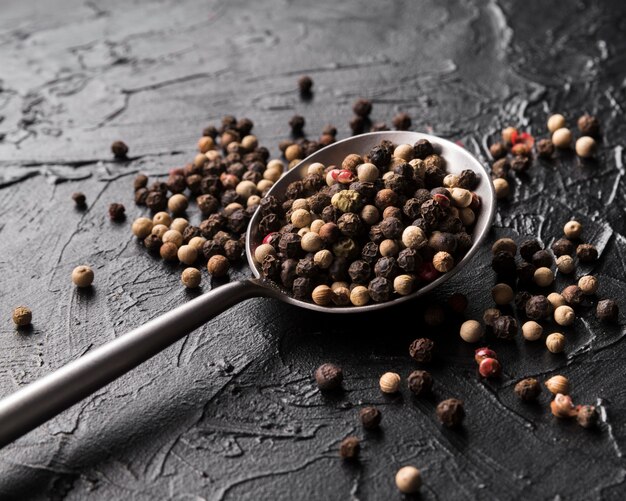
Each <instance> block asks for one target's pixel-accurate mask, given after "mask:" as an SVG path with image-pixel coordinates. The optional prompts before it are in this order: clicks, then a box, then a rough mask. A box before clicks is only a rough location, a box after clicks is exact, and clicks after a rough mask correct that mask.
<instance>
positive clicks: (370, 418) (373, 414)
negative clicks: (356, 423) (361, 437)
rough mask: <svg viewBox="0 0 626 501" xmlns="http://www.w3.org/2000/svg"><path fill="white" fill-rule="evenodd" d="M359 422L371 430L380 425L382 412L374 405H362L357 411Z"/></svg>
mask: <svg viewBox="0 0 626 501" xmlns="http://www.w3.org/2000/svg"><path fill="white" fill-rule="evenodd" d="M359 418H360V419H361V424H362V425H363V428H365V429H366V430H373V429H376V428H378V427H379V426H380V422H381V420H382V414H381V413H380V411H379V410H378V409H377V408H376V407H363V408H362V409H361V410H360V411H359Z"/></svg>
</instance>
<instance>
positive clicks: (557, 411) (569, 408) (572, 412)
mask: <svg viewBox="0 0 626 501" xmlns="http://www.w3.org/2000/svg"><path fill="white" fill-rule="evenodd" d="M550 410H551V411H552V414H553V415H554V416H555V417H558V418H561V419H568V418H572V417H574V416H576V414H577V411H576V408H575V407H574V404H573V403H572V398H571V397H570V396H569V395H563V394H561V393H557V394H556V396H555V397H554V400H553V401H552V402H550Z"/></svg>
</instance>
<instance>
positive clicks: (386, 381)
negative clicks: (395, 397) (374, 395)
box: [378, 372, 401, 393]
mask: <svg viewBox="0 0 626 501" xmlns="http://www.w3.org/2000/svg"><path fill="white" fill-rule="evenodd" d="M400 381H401V379H400V375H399V374H396V373H395V372H385V373H384V374H383V375H382V376H380V380H379V381H378V384H379V386H380V391H382V392H383V393H396V392H397V391H398V390H399V389H400Z"/></svg>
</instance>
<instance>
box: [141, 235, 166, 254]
mask: <svg viewBox="0 0 626 501" xmlns="http://www.w3.org/2000/svg"><path fill="white" fill-rule="evenodd" d="M161 245H163V241H162V240H161V238H160V237H159V236H157V235H155V234H150V235H148V236H147V237H146V238H144V239H143V246H144V247H145V248H146V249H147V250H148V252H157V251H158V250H159V249H160V248H161Z"/></svg>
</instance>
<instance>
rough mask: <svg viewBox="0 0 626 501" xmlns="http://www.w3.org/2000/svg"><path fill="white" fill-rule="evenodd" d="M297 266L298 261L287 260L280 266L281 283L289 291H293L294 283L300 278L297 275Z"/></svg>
mask: <svg viewBox="0 0 626 501" xmlns="http://www.w3.org/2000/svg"><path fill="white" fill-rule="evenodd" d="M297 265H298V260H297V259H285V260H284V261H283V262H282V264H281V265H280V282H281V283H282V284H283V285H284V286H285V287H286V288H287V289H291V288H292V287H293V282H294V280H295V279H296V278H297V277H298V275H296V266H297Z"/></svg>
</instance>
